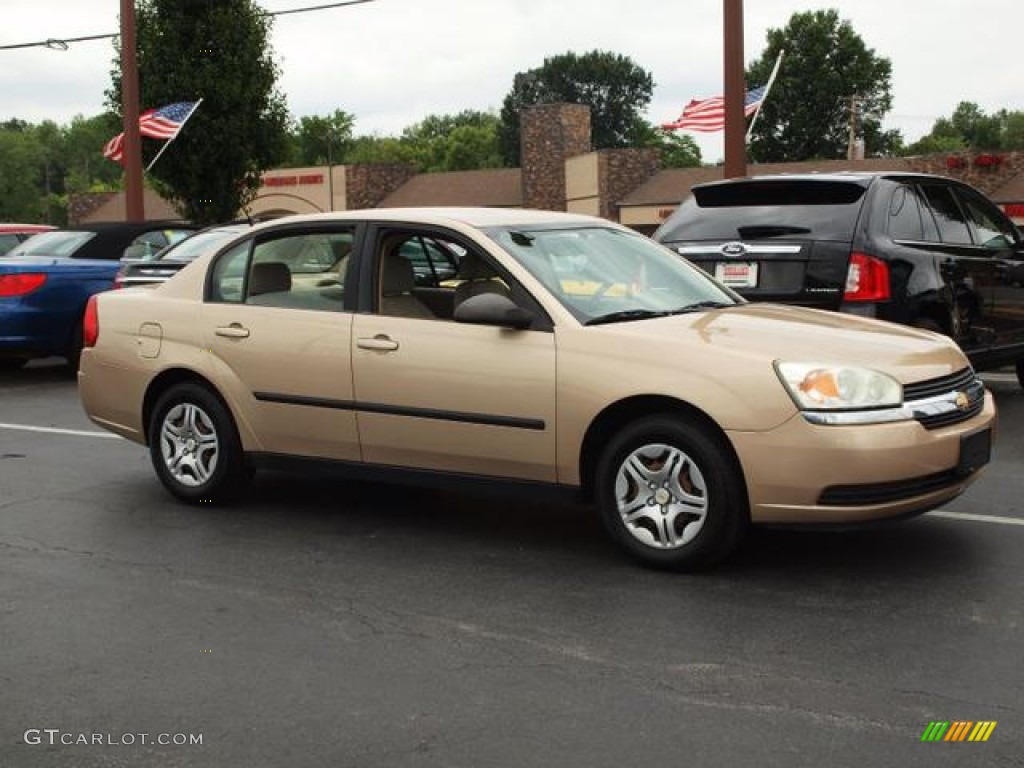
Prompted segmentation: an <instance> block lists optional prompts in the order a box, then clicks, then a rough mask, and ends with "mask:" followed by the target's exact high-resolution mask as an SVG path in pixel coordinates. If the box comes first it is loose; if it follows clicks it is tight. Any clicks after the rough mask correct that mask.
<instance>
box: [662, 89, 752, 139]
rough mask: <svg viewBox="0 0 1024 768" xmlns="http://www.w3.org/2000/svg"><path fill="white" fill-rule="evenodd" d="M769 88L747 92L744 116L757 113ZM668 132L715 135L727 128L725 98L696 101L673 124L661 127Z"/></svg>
mask: <svg viewBox="0 0 1024 768" xmlns="http://www.w3.org/2000/svg"><path fill="white" fill-rule="evenodd" d="M766 88H767V86H764V85H762V86H760V87H759V88H754V89H753V90H750V91H747V96H746V98H745V99H744V102H743V114H744V115H745V116H746V117H750V116H751V115H752V114H754V113H755V112H757V108H758V107H759V106H761V102H762V101H764V94H765V90H766ZM661 127H662V128H663V129H665V130H666V131H674V130H678V129H684V130H688V131H700V132H702V133H714V132H715V131H721V130H723V129H724V128H725V97H724V96H713V97H712V98H710V99H701V100H698V99H694V100H693V101H691V102H690V103H689V104H687V105H686V106H685V107H684V108H683V114H681V115H680V116H679V118H678V119H677V120H676V121H675V122H672V123H665V124H663V125H662V126H661Z"/></svg>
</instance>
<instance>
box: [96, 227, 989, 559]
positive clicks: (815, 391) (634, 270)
mask: <svg viewBox="0 0 1024 768" xmlns="http://www.w3.org/2000/svg"><path fill="white" fill-rule="evenodd" d="M410 242H414V243H415V242H421V243H423V242H429V243H436V244H441V245H442V246H443V249H441V250H440V251H438V252H435V251H434V250H433V249H431V248H427V249H426V250H425V251H424V253H426V254H427V258H429V259H432V258H434V256H438V258H447V254H449V253H450V254H458V255H459V262H458V268H457V272H456V275H455V276H454V279H443V280H442V279H440V278H441V275H439V279H438V280H437V281H436V282H435V283H434V284H430V285H428V284H426V281H425V280H422V279H421V280H420V281H419V283H418V282H417V279H416V270H415V268H414V264H413V259H412V256H411V254H410V249H409V247H408V244H409V243H410ZM425 295H429V296H430V300H429V301H424V300H421V298H420V297H421V296H425ZM442 298H445V299H446V301H447V304H446V305H445V304H444V303H443V302H442ZM84 344H85V348H84V349H83V351H82V356H81V368H80V371H79V387H80V393H81V398H82V402H83V405H84V407H85V410H86V412H87V413H88V415H89V417H90V418H91V419H92V420H93V421H94V422H96V423H97V424H99V425H100V426H102V427H105V428H106V429H109V430H111V431H113V432H115V433H117V434H119V435H122V436H124V437H126V438H128V439H129V440H132V441H134V442H137V443H140V444H143V445H147V446H148V448H149V453H150V457H151V460H152V463H153V467H154V469H155V472H156V474H157V476H158V477H159V479H160V480H161V482H162V483H163V484H164V485H165V487H166V488H167V489H168V490H169V491H170V492H171V493H172V494H173V495H175V496H176V497H178V498H179V499H182V500H184V501H187V502H193V503H203V504H206V503H216V502H218V501H221V500H223V499H226V498H230V497H231V496H232V494H234V493H235V492H237V490H238V489H239V488H241V487H243V486H244V484H245V481H246V480H247V479H248V477H249V473H250V471H251V469H253V468H258V467H263V466H282V465H283V466H295V465H296V464H302V463H305V462H310V463H316V464H319V465H321V466H323V465H325V464H326V465H330V466H334V467H336V468H338V469H339V470H342V471H345V470H347V471H349V472H351V473H353V474H354V475H355V476H357V477H368V478H372V477H380V476H387V477H391V478H404V479H406V480H413V481H415V482H440V483H449V484H451V485H453V486H454V487H456V488H464V487H467V486H468V485H471V484H474V483H477V484H484V485H495V484H497V485H499V486H501V487H506V486H507V485H508V484H513V485H519V486H521V487H523V486H525V487H529V488H531V489H544V488H546V489H549V490H561V491H569V492H572V493H574V494H579V493H582V494H583V496H584V497H588V498H592V499H594V500H595V501H596V504H597V506H598V508H599V510H600V512H601V516H602V519H603V520H604V523H605V525H606V526H607V529H608V531H609V532H610V533H611V536H612V537H613V538H614V539H615V540H616V541H617V542H618V543H619V544H620V545H621V546H622V547H623V548H624V549H625V550H626V551H627V552H628V553H630V554H632V555H633V556H635V557H637V558H640V559H641V560H643V561H644V562H646V563H649V564H652V565H657V566H666V567H676V568H695V567H700V566H706V565H708V564H710V563H712V562H714V561H716V560H717V559H719V558H720V557H722V556H724V555H725V554H727V553H728V552H729V551H730V550H732V549H733V547H734V546H735V545H736V543H737V541H738V540H739V538H740V536H741V534H742V532H743V530H744V529H745V528H746V526H747V524H748V523H779V524H780V523H844V524H845V523H853V522H857V521H865V520H875V519H880V518H889V517H895V516H902V515H907V514H911V513H917V512H921V511H924V510H927V509H930V508H932V507H935V506H937V505H939V504H943V503H945V502H947V501H949V500H950V499H952V498H953V497H955V496H957V495H958V494H959V493H960V492H961V491H963V490H964V488H965V487H967V485H969V484H970V483H971V482H973V481H974V480H975V479H976V478H977V476H978V472H979V470H980V469H981V467H982V466H983V465H984V464H985V463H986V462H987V461H988V460H989V452H990V446H991V439H992V428H993V425H994V421H995V409H994V405H993V401H992V397H991V395H989V394H988V393H986V391H985V389H984V387H983V385H982V383H981V382H980V381H979V380H978V379H977V378H976V377H975V375H974V372H973V371H972V370H971V368H970V365H969V364H968V361H967V359H966V357H965V356H964V354H963V353H962V352H961V351H960V349H959V348H958V347H957V346H956V345H955V344H954V343H953V342H952V341H951V340H949V339H947V338H945V337H943V336H941V335H938V334H935V333H931V332H928V331H922V330H918V329H914V328H908V327H901V326H898V325H893V324H890V323H884V322H880V321H877V320H873V319H869V318H861V317H846V316H842V315H839V314H830V313H822V312H813V311H809V310H806V309H801V308H798V307H782V306H777V305H775V306H766V305H760V304H749V303H747V302H745V301H744V300H743V299H742V298H740V297H739V296H738V295H736V294H735V293H733V292H732V291H730V290H729V289H728V288H725V287H723V286H721V285H720V284H718V283H716V282H715V281H713V280H712V279H711V278H709V277H708V276H706V275H705V274H704V273H703V272H701V271H700V270H698V269H696V268H695V267H693V266H692V265H690V264H688V263H687V262H686V261H684V260H682V259H679V258H677V257H676V256H675V255H674V254H673V253H672V252H670V251H668V250H666V249H664V248H662V247H660V246H658V245H657V244H655V243H654V242H653V241H651V240H649V239H647V238H645V237H643V236H641V235H638V234H637V233H635V232H632V231H630V230H628V229H626V228H624V227H621V226H619V225H617V224H613V223H611V222H608V221H606V220H602V219H596V218H592V217H589V216H579V215H570V214H558V213H550V212H541V211H528V210H527V211H524V210H501V209H472V208H469V209H444V208H435V209H394V210H382V209H378V210H369V211H350V212H346V213H332V214H322V215H314V216H299V217H290V218H289V219H287V220H286V221H282V222H271V223H268V224H263V225H259V226H256V227H254V228H253V229H251V230H249V231H247V232H244V233H242V234H239V235H238V236H237V237H235V238H234V239H232V240H231V241H229V242H227V243H225V244H224V245H223V246H221V247H220V248H219V249H218V250H217V251H216V252H211V253H206V254H204V255H202V256H200V257H199V258H197V259H196V260H195V261H193V262H192V263H191V264H189V265H188V266H186V267H185V268H184V269H183V270H182V271H181V272H179V273H178V275H177V276H176V277H175V278H174V279H173V280H169V281H167V282H165V283H163V284H161V285H158V286H155V287H147V288H134V289H131V288H130V289H126V290H122V291H107V292H104V293H101V294H98V295H96V296H93V297H92V298H90V300H89V303H88V306H87V309H86V312H85V318H84Z"/></svg>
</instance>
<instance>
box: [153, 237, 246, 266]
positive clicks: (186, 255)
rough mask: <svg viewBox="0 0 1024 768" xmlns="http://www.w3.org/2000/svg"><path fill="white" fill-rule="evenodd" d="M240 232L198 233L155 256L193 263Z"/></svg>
mask: <svg viewBox="0 0 1024 768" xmlns="http://www.w3.org/2000/svg"><path fill="white" fill-rule="evenodd" d="M241 231H243V230H241V229H210V230H207V231H206V232H198V233H196V234H194V235H192V236H191V237H188V238H185V239H184V240H181V241H179V242H177V243H175V244H174V245H170V246H168V247H166V248H164V249H163V250H162V251H160V252H159V253H158V254H157V255H156V258H157V259H168V260H169V261H194V260H195V259H196V258H198V257H199V256H202V255H203V254H204V253H207V252H208V251H211V250H214V249H216V248H219V247H220V246H221V245H223V244H224V243H226V242H227V241H228V240H230V239H231V238H233V237H234V236H235V235H237V234H238V233H239V232H241Z"/></svg>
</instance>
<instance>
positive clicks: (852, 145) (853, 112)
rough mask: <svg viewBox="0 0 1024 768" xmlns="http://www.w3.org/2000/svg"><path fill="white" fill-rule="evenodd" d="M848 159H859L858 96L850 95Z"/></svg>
mask: <svg viewBox="0 0 1024 768" xmlns="http://www.w3.org/2000/svg"><path fill="white" fill-rule="evenodd" d="M846 159H847V160H856V159H857V97H856V96H851V97H850V131H849V137H848V138H847V141H846Z"/></svg>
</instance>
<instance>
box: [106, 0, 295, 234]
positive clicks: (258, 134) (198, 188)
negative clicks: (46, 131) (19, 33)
mask: <svg viewBox="0 0 1024 768" xmlns="http://www.w3.org/2000/svg"><path fill="white" fill-rule="evenodd" d="M270 23H271V22H270V17H268V16H266V15H264V13H263V11H262V9H261V8H260V7H259V6H257V5H256V3H255V2H254V0H139V3H138V6H137V10H136V25H137V38H138V39H137V58H138V62H139V82H140V92H141V93H140V97H141V104H142V105H143V108H144V109H145V108H152V107H160V106H164V105H166V104H171V103H174V102H180V101H195V100H197V99H199V98H202V99H203V103H202V105H201V106H200V107H199V109H198V110H197V111H196V112H195V114H194V115H193V116H192V118H191V119H190V121H189V122H188V124H187V125H186V126H185V128H184V129H183V130H182V131H181V133H180V134H179V135H178V137H177V138H176V139H175V141H174V144H173V145H172V146H171V147H170V148H169V149H168V150H167V152H166V154H165V155H164V156H163V157H161V159H160V161H159V162H158V163H157V164H156V165H155V166H154V167H153V170H152V171H151V172H150V178H151V179H153V180H155V182H156V184H155V186H156V187H157V188H158V189H159V190H160V191H161V192H162V193H163V194H164V195H165V196H167V197H169V198H170V199H172V200H173V201H174V202H175V203H176V204H177V205H178V207H179V208H180V210H181V212H182V214H183V215H184V216H185V217H186V218H188V219H190V220H192V221H194V222H196V223H199V224H207V223H212V222H217V221H223V220H226V219H231V218H233V217H234V216H235V215H236V214H237V212H238V210H239V209H240V208H242V207H243V206H244V205H245V204H246V203H247V202H248V201H249V200H251V199H252V197H253V195H254V194H255V192H256V189H257V188H258V187H259V183H260V176H261V174H262V172H263V171H265V170H266V169H268V168H272V167H274V166H275V165H278V164H280V163H281V162H283V161H284V160H285V158H286V156H287V149H288V147H287V143H288V132H287V124H288V112H287V109H286V107H285V103H284V98H283V97H282V96H281V94H280V93H279V92H278V90H277V86H276V83H277V77H278V68H277V65H276V64H275V63H274V60H273V57H272V55H271V50H270V45H269V42H268V37H269V34H270ZM112 75H113V84H112V88H111V90H110V91H108V93H107V96H108V99H109V100H110V103H111V105H112V106H113V107H114V108H115V110H116V111H118V112H120V109H121V82H120V66H119V64H118V63H117V62H115V71H114V72H113V73H112ZM144 143H145V144H146V145H147V146H146V147H145V150H144V157H145V158H146V159H147V160H148V159H149V158H152V157H153V156H154V155H155V154H156V152H157V151H158V150H159V149H160V146H162V143H161V142H153V141H149V140H145V142H144Z"/></svg>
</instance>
